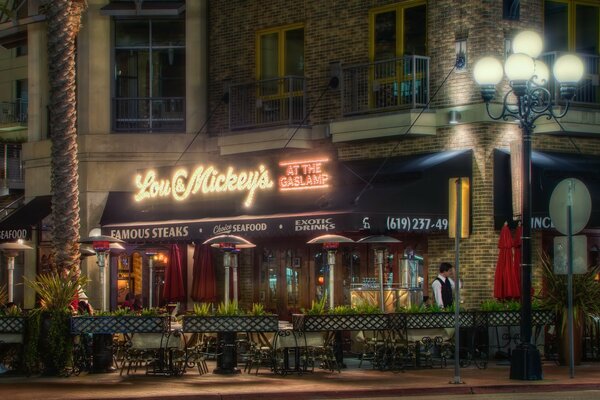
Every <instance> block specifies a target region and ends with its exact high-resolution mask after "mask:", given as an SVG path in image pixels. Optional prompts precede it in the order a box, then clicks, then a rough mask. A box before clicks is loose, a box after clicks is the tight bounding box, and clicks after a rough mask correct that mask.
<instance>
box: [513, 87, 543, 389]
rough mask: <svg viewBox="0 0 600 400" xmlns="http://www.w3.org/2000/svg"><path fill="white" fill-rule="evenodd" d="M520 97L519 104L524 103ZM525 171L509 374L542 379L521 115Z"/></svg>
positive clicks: (526, 133)
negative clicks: (517, 310)
mask: <svg viewBox="0 0 600 400" xmlns="http://www.w3.org/2000/svg"><path fill="white" fill-rule="evenodd" d="M522 102H523V99H522V98H521V97H519V108H521V107H523V105H522ZM520 122H521V129H522V148H523V168H522V169H523V171H522V174H523V175H522V182H523V184H522V208H523V210H522V213H523V221H522V225H523V236H522V238H521V240H522V245H521V248H522V249H523V254H522V257H523V258H522V262H521V324H520V330H519V331H520V339H521V342H520V343H519V344H518V346H517V348H516V349H515V350H514V351H513V353H512V358H511V363H510V378H511V379H523V380H541V379H542V378H543V377H542V360H541V357H540V352H539V351H538V349H537V348H536V347H535V346H534V345H533V344H532V343H531V133H532V132H531V131H532V127H531V124H530V123H529V122H528V121H527V120H525V119H521V120H520Z"/></svg>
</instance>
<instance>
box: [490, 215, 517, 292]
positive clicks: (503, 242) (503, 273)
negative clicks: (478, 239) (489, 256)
mask: <svg viewBox="0 0 600 400" xmlns="http://www.w3.org/2000/svg"><path fill="white" fill-rule="evenodd" d="M512 246H513V241H512V236H511V234H510V229H508V224H506V223H505V224H504V226H503V227H502V230H501V231H500V240H499V241H498V249H499V251H498V261H497V262H496V275H495V277H494V297H495V298H497V299H498V300H505V299H513V298H517V297H519V285H518V282H517V280H516V276H515V274H514V273H513V271H514V268H513V254H512Z"/></svg>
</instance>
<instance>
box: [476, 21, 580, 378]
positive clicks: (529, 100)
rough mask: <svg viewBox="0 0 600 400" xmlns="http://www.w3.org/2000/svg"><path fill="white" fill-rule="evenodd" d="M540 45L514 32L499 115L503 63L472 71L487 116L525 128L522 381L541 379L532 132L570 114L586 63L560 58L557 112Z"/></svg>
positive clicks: (516, 372) (515, 364) (518, 362)
mask: <svg viewBox="0 0 600 400" xmlns="http://www.w3.org/2000/svg"><path fill="white" fill-rule="evenodd" d="M542 48H543V42H542V39H541V37H540V36H539V35H538V34H537V33H536V32H532V31H524V32H521V33H519V34H518V35H516V36H515V38H514V40H513V52H514V53H513V54H511V55H510V56H509V57H508V58H507V60H506V62H505V64H504V73H505V74H506V78H507V79H508V81H509V84H510V88H511V90H509V91H508V93H507V94H506V95H505V96H504V98H503V102H502V111H501V112H500V114H499V115H494V114H493V113H492V112H491V111H490V101H491V100H492V99H493V98H494V96H495V94H496V85H497V84H498V83H500V81H501V80H502V65H501V64H500V62H499V61H498V60H496V59H495V58H493V57H484V58H482V59H481V60H479V61H478V62H477V63H476V64H475V67H474V71H473V75H474V78H475V80H476V81H477V83H478V84H479V85H480V88H481V97H482V98H483V100H484V101H485V105H486V110H487V114H488V115H489V117H490V118H492V119H493V120H504V121H508V120H509V119H514V120H516V121H518V122H519V125H520V127H521V131H522V135H521V142H522V151H523V157H522V171H521V172H522V190H521V217H522V225H523V236H522V250H523V254H522V263H521V325H520V343H519V345H518V346H517V348H516V349H515V350H514V351H513V353H512V360H511V366H510V378H511V379H522V380H540V379H542V377H543V376H542V365H541V358H540V354H539V351H538V350H537V348H536V346H535V345H534V344H532V343H531V266H532V256H531V135H532V133H533V130H534V128H535V122H536V121H537V120H538V119H539V118H542V117H544V118H546V119H553V118H555V119H558V118H562V117H564V116H565V115H566V114H567V111H568V110H569V105H570V102H571V100H572V99H573V97H574V95H575V89H576V85H577V83H578V82H579V81H580V80H581V78H582V76H583V63H582V62H581V60H580V59H579V58H578V57H577V56H574V55H572V54H566V55H563V56H561V57H559V58H558V59H557V60H556V62H555V63H554V69H553V72H554V78H555V79H556V80H557V81H558V82H559V83H560V94H561V97H562V98H563V99H565V101H566V104H565V107H564V109H563V110H562V111H557V110H556V109H555V104H554V103H553V101H552V100H553V96H552V94H551V93H550V91H549V90H548V89H547V88H546V85H547V83H548V79H549V77H550V74H549V70H548V67H547V66H546V65H545V64H544V63H543V62H542V61H540V60H537V57H538V56H539V55H540V54H541V52H542ZM511 94H512V95H513V96H514V98H511V96H510V95H511ZM515 98H516V99H515Z"/></svg>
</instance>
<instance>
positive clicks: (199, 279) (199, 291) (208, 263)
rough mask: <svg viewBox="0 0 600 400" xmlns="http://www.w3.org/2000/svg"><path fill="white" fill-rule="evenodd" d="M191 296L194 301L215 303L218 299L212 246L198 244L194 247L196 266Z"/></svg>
mask: <svg viewBox="0 0 600 400" xmlns="http://www.w3.org/2000/svg"><path fill="white" fill-rule="evenodd" d="M193 273H194V274H193V275H194V276H193V281H192V293H191V297H192V299H193V300H194V301H200V302H206V303H214V302H215V301H217V284H216V279H215V267H214V265H213V262H212V253H211V247H210V245H208V244H202V245H201V244H197V245H196V248H195V249H194V267H193Z"/></svg>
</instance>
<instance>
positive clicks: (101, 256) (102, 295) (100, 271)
mask: <svg viewBox="0 0 600 400" xmlns="http://www.w3.org/2000/svg"><path fill="white" fill-rule="evenodd" d="M96 257H97V258H98V275H99V280H100V309H101V310H102V311H106V304H105V303H106V301H105V297H106V293H105V292H106V291H105V287H104V286H105V285H104V281H105V279H104V275H105V274H104V263H105V257H106V252H104V251H99V252H98V253H96Z"/></svg>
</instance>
